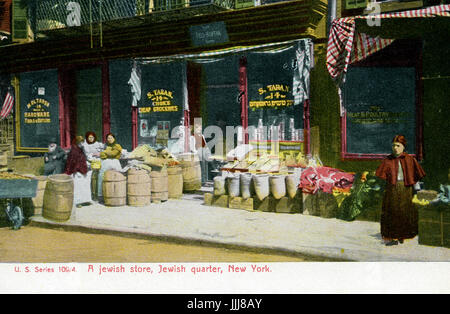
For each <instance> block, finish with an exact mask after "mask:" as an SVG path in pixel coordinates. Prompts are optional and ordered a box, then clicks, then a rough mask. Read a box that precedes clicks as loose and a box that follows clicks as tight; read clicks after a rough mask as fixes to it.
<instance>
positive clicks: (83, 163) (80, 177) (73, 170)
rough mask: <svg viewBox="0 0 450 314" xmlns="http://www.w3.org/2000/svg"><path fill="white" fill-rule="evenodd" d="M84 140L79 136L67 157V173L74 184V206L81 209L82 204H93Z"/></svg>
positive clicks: (90, 173)
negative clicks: (83, 145)
mask: <svg viewBox="0 0 450 314" xmlns="http://www.w3.org/2000/svg"><path fill="white" fill-rule="evenodd" d="M83 140H84V138H83V137H82V136H77V137H76V138H75V139H74V140H73V142H72V148H71V149H70V153H69V155H68V156H67V163H66V168H65V171H64V172H65V173H66V174H68V175H70V176H72V178H73V184H74V191H73V192H74V193H73V195H74V204H75V205H77V207H81V205H82V204H87V203H91V202H92V197H91V176H92V171H89V169H88V166H87V160H86V156H85V155H84V152H83V149H82V148H81V147H82V143H83Z"/></svg>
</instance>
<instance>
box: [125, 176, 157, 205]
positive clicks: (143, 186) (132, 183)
mask: <svg viewBox="0 0 450 314" xmlns="http://www.w3.org/2000/svg"><path fill="white" fill-rule="evenodd" d="M151 190H152V182H151V179H150V174H149V173H148V171H147V170H145V169H135V168H131V169H130V170H128V178H127V196H128V205H130V206H146V205H150V202H151V198H150V197H151Z"/></svg>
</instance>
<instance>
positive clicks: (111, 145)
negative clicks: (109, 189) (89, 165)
mask: <svg viewBox="0 0 450 314" xmlns="http://www.w3.org/2000/svg"><path fill="white" fill-rule="evenodd" d="M121 155H122V146H120V145H119V144H118V143H117V142H116V137H115V136H114V134H112V133H108V134H107V135H106V148H105V150H104V151H102V152H101V153H100V158H101V160H102V166H101V168H100V172H99V174H98V197H99V200H100V201H101V200H102V198H103V190H102V187H103V176H104V173H105V171H107V170H117V171H121V170H122V166H121V165H120V161H119V159H120V156H121Z"/></svg>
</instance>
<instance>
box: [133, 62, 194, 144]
mask: <svg viewBox="0 0 450 314" xmlns="http://www.w3.org/2000/svg"><path fill="white" fill-rule="evenodd" d="M185 66H186V64H185V62H181V61H180V62H175V61H174V62H168V63H145V62H143V63H141V64H140V72H141V84H142V92H141V100H140V102H139V108H138V121H137V123H138V132H137V143H138V145H141V144H148V145H150V146H153V147H157V146H162V147H170V146H171V142H170V141H169V139H170V138H171V135H172V133H173V129H174V128H175V127H178V126H183V125H184V124H183V117H184V108H183V103H184V102H183V97H184V89H183V79H184V76H185V74H184V73H185Z"/></svg>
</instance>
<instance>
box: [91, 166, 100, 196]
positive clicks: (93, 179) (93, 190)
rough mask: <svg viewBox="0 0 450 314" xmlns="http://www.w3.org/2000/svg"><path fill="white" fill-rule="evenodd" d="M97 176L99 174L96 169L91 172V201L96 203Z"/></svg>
mask: <svg viewBox="0 0 450 314" xmlns="http://www.w3.org/2000/svg"><path fill="white" fill-rule="evenodd" d="M98 174H99V170H98V169H94V170H92V177H91V196H92V200H93V201H98Z"/></svg>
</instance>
